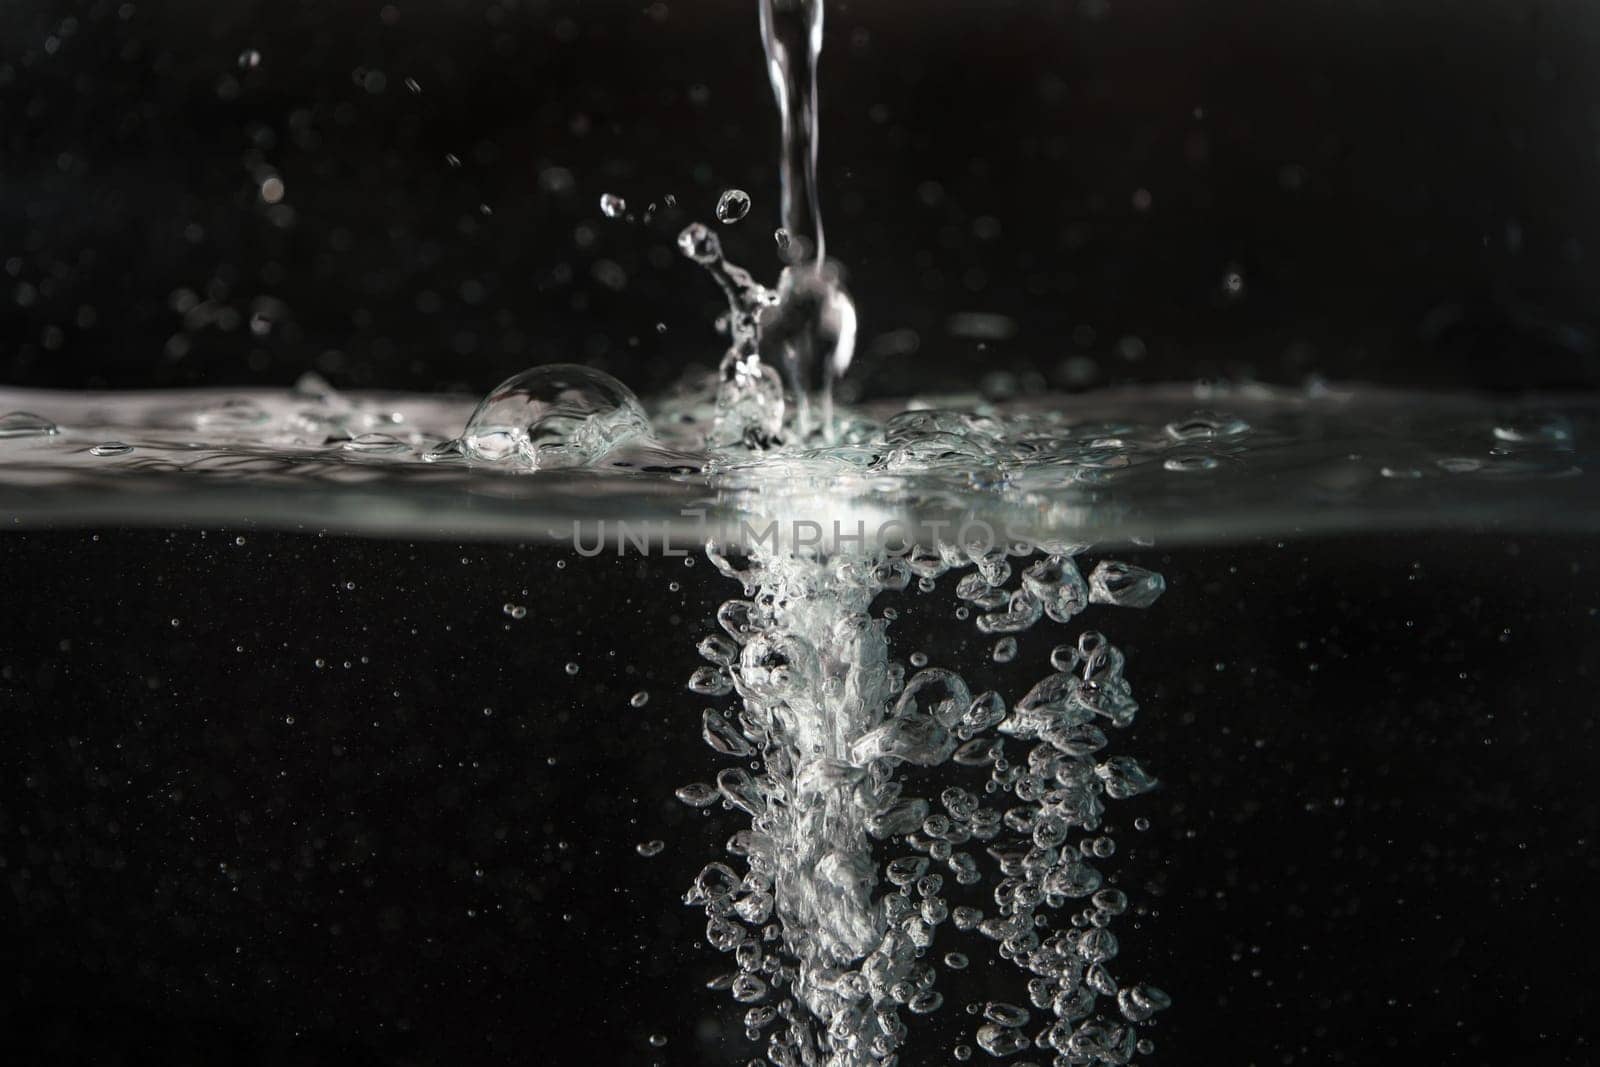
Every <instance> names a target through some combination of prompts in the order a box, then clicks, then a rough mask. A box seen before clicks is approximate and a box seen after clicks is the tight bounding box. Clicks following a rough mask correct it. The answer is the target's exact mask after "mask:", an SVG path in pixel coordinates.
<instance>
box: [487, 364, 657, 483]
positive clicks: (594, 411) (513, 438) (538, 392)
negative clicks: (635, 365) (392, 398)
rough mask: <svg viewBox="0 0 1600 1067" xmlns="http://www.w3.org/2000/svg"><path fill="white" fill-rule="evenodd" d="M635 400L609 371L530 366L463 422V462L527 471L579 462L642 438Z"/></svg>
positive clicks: (644, 430)
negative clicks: (465, 458)
mask: <svg viewBox="0 0 1600 1067" xmlns="http://www.w3.org/2000/svg"><path fill="white" fill-rule="evenodd" d="M650 434H651V431H650V420H649V419H648V418H647V417H646V415H645V413H644V408H643V407H641V406H640V404H639V398H638V397H636V396H634V395H633V392H632V391H631V390H630V389H629V388H628V387H627V386H625V385H623V384H622V383H621V382H619V381H617V380H616V379H615V378H613V377H612V376H611V375H609V374H606V373H604V372H602V371H597V370H594V369H592V368H590V367H581V366H579V365H577V364H575V363H551V364H547V365H545V366H542V367H532V368H530V369H528V370H525V371H523V372H522V373H521V374H518V375H515V376H514V377H511V378H508V379H506V380H505V381H504V382H501V383H500V385H499V386H497V387H496V388H495V390H494V391H493V392H492V393H490V394H489V395H488V396H487V397H486V398H484V400H483V402H482V403H480V404H479V405H478V407H477V409H476V410H474V411H473V413H472V418H470V419H468V420H467V428H466V431H465V432H464V433H462V435H461V450H462V452H463V453H465V454H466V456H467V459H468V460H470V461H473V462H478V463H493V464H497V465H505V466H512V467H520V468H525V469H527V470H553V469H557V468H562V467H584V466H588V465H589V464H591V463H595V462H598V461H599V460H600V459H602V458H604V457H605V455H606V454H607V453H608V452H610V451H611V450H612V449H614V448H616V447H617V446H618V445H620V444H623V443H624V442H626V441H628V440H630V439H633V438H639V437H643V438H649V437H650Z"/></svg>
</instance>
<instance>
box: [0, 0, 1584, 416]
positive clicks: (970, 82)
mask: <svg viewBox="0 0 1600 1067" xmlns="http://www.w3.org/2000/svg"><path fill="white" fill-rule="evenodd" d="M1597 48H1600V8H1596V6H1595V5H1594V4H1592V3H1585V2H1580V0H1568V2H1556V0H1546V2H1536V0H1514V2H1513V0H1506V2H1493V0H1471V2H1457V0H1394V2H1387V3H1383V2H1376V0H1358V2H1351V0H1340V2H1332V0H1328V2H1320V0H1296V2H1293V3H1283V2H1276V0H1272V2H1269V0H1209V2H1204V0H1150V2H1140V3H1131V2H1121V0H1068V2H1062V0H945V2H941V3H938V4H934V5H930V4H926V3H911V2H909V0H877V2H871V3H863V2H849V3H835V4H834V5H833V6H832V7H831V8H830V14H829V16H828V21H827V44H826V48H825V51H824V58H823V81H822V93H823V99H822V107H821V111H822V126H823V130H822V163H823V167H822V173H823V200H824V205H825V214H826V217H827V219H828V221H829V224H830V225H829V248H830V250H831V251H832V252H834V254H836V255H837V256H838V257H839V258H840V259H841V260H842V261H843V262H844V263H845V264H846V265H847V266H848V267H849V268H850V271H851V275H850V277H851V284H852V286H853V289H854V292H855V295H856V297H857V301H858V304H859V306H860V309H861V321H862V345H861V355H860V361H861V370H860V372H859V373H858V374H857V375H854V376H853V379H854V380H853V384H852V385H851V386H850V388H851V389H853V390H857V391H865V392H869V393H884V392H906V391H909V390H912V389H916V388H925V387H949V386H971V385H973V384H974V382H975V381H978V380H980V375H981V374H983V373H987V372H990V371H1003V372H1012V374H1013V378H1014V380H1017V381H1020V382H1022V383H1023V384H1026V385H1030V386H1032V385H1037V384H1039V383H1041V382H1043V383H1049V384H1052V385H1055V386H1058V387H1063V388H1078V387H1082V386H1086V385H1093V384H1101V383H1106V382H1114V381H1149V380H1157V379H1192V378H1195V377H1229V378H1251V377H1255V378H1260V379H1264V380H1268V381H1275V382H1286V383H1291V384H1293V383H1299V382H1302V381H1304V380H1305V379H1306V378H1307V377H1308V376H1310V375H1313V374H1321V375H1325V376H1330V377H1334V378H1340V379H1362V380H1376V381H1382V382H1394V383H1419V384H1427V385H1451V384H1454V385H1461V384H1465V385H1475V386H1489V387H1497V388H1514V387H1529V386H1541V387H1564V386H1592V385H1594V384H1595V383H1596V382H1597V381H1600V355H1597V352H1596V348H1595V343H1596V333H1595V331H1596V327H1597V325H1600V323H1597V315H1596V311H1595V308H1596V306H1597V305H1596V299H1595V298H1596V295H1597V278H1600V274H1597V268H1600V208H1597V207H1596V203H1597V200H1596V197H1595V195H1594V190H1595V189H1596V188H1600V93H1597V88H1600V86H1597V74H1596V65H1595V64H1594V62H1593V57H1594V55H1596V54H1597ZM251 50H254V51H255V52H256V53H258V55H259V62H258V64H257V65H255V66H253V67H249V64H248V63H246V64H245V65H244V67H249V69H244V68H242V66H241V57H242V56H244V55H245V54H246V53H247V52H249V51H251ZM407 79H411V80H413V81H414V82H415V83H416V85H417V86H418V87H419V88H420V92H413V91H411V89H410V88H409V87H408V86H407ZM776 139H777V123H776V118H775V116H774V112H773V106H772V103H771V99H770V92H769V90H768V88H767V85H766V80H765V76H764V71H763V68H762V59H761V52H760V46H759V42H758V38H757V29H756V11H755V4H754V2H753V0H695V2H694V3H670V4H668V3H655V4H647V3H644V2H642V0H640V2H634V3H619V2H610V0H607V2H585V3H577V2H561V0H499V2H495V3H484V2H480V0H426V2H421V0H397V2H396V3H394V4H391V5H384V4H381V3H376V2H371V0H347V2H342V3H328V2H325V0H224V2H212V0H206V2H200V0H169V2H164V3H133V2H129V3H126V4H120V5H119V4H118V3H116V2H113V0H79V2H61V0H11V2H8V3H5V4H4V5H0V268H3V271H4V274H3V277H0V308H3V309H4V310H3V311H0V381H3V382H5V383H8V384H17V385H38V386H45V385H53V386H112V387H129V386H151V385H183V384H242V383H247V382H255V383H276V384H288V383H290V382H292V381H293V380H294V378H295V377H296V376H297V375H298V374H299V373H301V372H302V371H304V370H307V369H317V370H319V371H320V372H322V373H323V374H324V375H326V376H327V377H328V378H329V379H331V380H332V381H333V382H334V383H335V384H336V385H341V386H347V385H348V386H382V387H393V388H404V389H422V390H430V389H435V388H438V387H450V388H458V389H463V390H466V391H468V392H482V391H484V390H485V389H487V388H488V387H489V386H490V385H492V384H493V383H494V382H495V381H497V380H499V379H501V378H502V377H504V376H507V375H509V374H511V373H514V372H516V371H518V370H520V369H522V368H523V367H525V366H528V365H530V364H533V363H538V362H545V361H550V360H577V361H583V362H588V363H591V364H594V365H596V366H601V367H605V368H607V369H609V370H611V371H613V372H615V373H617V374H619V375H620V376H621V377H623V378H625V379H626V380H627V381H629V382H630V383H631V384H633V385H635V386H636V387H638V388H639V389H640V390H641V391H648V390H652V389H655V388H658V387H661V386H662V385H664V384H666V383H668V382H670V381H671V380H672V379H674V378H675V377H676V376H677V375H678V374H679V372H680V371H681V369H682V368H683V367H684V366H685V365H687V364H689V363H692V362H699V363H702V364H712V363H714V362H715V360H716V359H717V358H718V356H719V355H720V353H721V344H720V342H719V341H718V340H717V338H716V336H715V335H714V334H713V332H712V330H711V327H710V321H711V318H712V316H713V315H714V313H715V311H716V298H715V294H714V291H713V289H712V287H711V286H710V284H709V283H708V282H707V281H706V280H705V279H704V278H702V277H699V276H697V273H696V272H695V271H694V270H692V269H691V268H690V266H689V265H688V264H687V263H685V262H682V261H681V260H680V259H679V257H678V256H677V254H676V252H675V251H674V249H673V248H672V238H673V236H674V235H675V234H676V232H677V230H678V229H679V228H680V227H681V226H682V224H683V223H684V222H686V221H688V220H689V219H692V218H701V219H709V218H710V216H711V209H712V206H713V204H714V203H715V201H716V198H717V195H718V193H719V192H720V191H721V190H722V189H724V188H726V187H729V186H739V187H743V188H746V189H748V190H749V191H750V193H751V194H752V195H753V197H754V199H755V207H754V210H753V211H752V213H751V215H750V217H749V218H748V219H747V220H746V221H745V222H744V223H742V224H740V225H739V226H738V227H735V228H734V229H733V231H732V232H727V233H725V236H726V238H727V244H728V246H729V250H730V253H731V254H732V256H733V257H734V258H735V259H737V260H738V261H740V262H743V263H745V264H747V265H749V266H751V267H752V268H753V269H755V270H756V271H757V273H758V274H759V275H760V276H762V277H765V278H767V279H768V280H770V279H771V278H772V276H773V274H774V272H775V268H776V260H775V256H774V254H773V252H772V248H771V240H770V233H771V231H772V229H773V227H774V226H775V225H776V221H777V218H776V216H777V189H776V178H775V150H776ZM450 157H454V158H455V159H456V160H459V165H454V164H452V163H451V162H450V161H449V160H450ZM273 177H277V178H278V179H279V180H281V182H282V183H283V187H282V188H283V196H282V199H281V201H280V202H279V203H277V204H268V203H266V202H264V200H263V197H262V195H261V191H262V189H263V186H264V183H266V182H267V181H268V180H269V179H270V178H273ZM1141 190H1143V191H1144V193H1147V194H1148V201H1147V206H1146V207H1144V209H1142V210H1141V208H1140V207H1139V204H1144V203H1146V201H1145V199H1144V197H1142V196H1141V195H1140V191H1141ZM602 192H614V193H617V194H619V195H622V196H624V197H625V198H626V199H627V200H628V202H629V204H630V206H631V208H632V209H633V210H634V211H635V213H636V214H637V213H642V211H643V210H644V209H645V207H646V206H647V205H648V204H649V203H651V202H655V203H657V204H661V203H664V197H665V195H666V194H668V193H672V194H674V195H675V196H676V197H677V199H678V202H679V204H680V205H681V207H680V209H679V210H676V211H663V212H661V213H660V214H658V216H657V217H656V219H655V220H654V221H653V222H651V223H649V224H645V223H643V222H642V221H636V222H634V223H632V224H630V223H628V222H626V221H612V220H607V219H605V218H603V217H602V216H601V214H600V212H599V209H598V199H599V196H600V194H601V193H602ZM486 210H487V212H488V213H486ZM1230 273H1236V274H1237V275H1238V277H1239V280H1240V282H1241V287H1240V289H1239V291H1238V292H1237V293H1231V292H1230V291H1229V288H1228V286H1227V284H1226V281H1225V279H1226V278H1227V276H1228V275H1229V274H1230ZM965 311H976V312H987V313H991V314H999V315H1004V316H1007V317H1008V318H1009V319H1010V320H1011V323H1012V329H1013V333H1012V336H1010V337H1009V338H1006V339H1003V340H992V341H990V342H988V343H987V347H986V348H980V343H979V342H978V341H976V340H974V339H972V338H970V337H958V336H952V335H951V333H950V332H949V331H948V329H947V326H948V322H947V320H948V318H949V316H950V315H952V314H955V313H959V312H965ZM252 321H254V322H255V324H256V327H257V329H256V330H252V329H251V323H252ZM658 323H660V324H662V325H663V326H665V328H666V330H665V332H664V333H663V332H659V331H658V329H657V324H658ZM1019 376H1020V377H1019ZM987 384H988V385H989V387H991V388H995V389H1003V388H1004V387H1005V386H1004V383H1003V382H1002V381H999V380H991V381H990V382H989V383H987Z"/></svg>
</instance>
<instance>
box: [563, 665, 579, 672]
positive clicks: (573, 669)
mask: <svg viewBox="0 0 1600 1067" xmlns="http://www.w3.org/2000/svg"><path fill="white" fill-rule="evenodd" d="M566 671H567V673H568V674H577V673H578V665H577V664H576V663H569V664H567V666H566Z"/></svg>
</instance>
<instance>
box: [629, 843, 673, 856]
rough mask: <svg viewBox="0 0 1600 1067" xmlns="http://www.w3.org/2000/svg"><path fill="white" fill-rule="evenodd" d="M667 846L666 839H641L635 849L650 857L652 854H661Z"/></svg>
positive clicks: (640, 853)
mask: <svg viewBox="0 0 1600 1067" xmlns="http://www.w3.org/2000/svg"><path fill="white" fill-rule="evenodd" d="M666 847H667V843H666V842H665V841H659V840H651V841H640V842H639V843H638V844H637V845H634V846H633V850H634V851H635V852H637V853H638V854H639V855H641V856H643V857H644V858H645V859H649V858H650V857H651V856H659V855H661V853H662V851H663V850H665V849H666Z"/></svg>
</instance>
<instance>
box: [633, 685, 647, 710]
mask: <svg viewBox="0 0 1600 1067" xmlns="http://www.w3.org/2000/svg"><path fill="white" fill-rule="evenodd" d="M648 703H650V694H649V693H647V692H645V691H644V690H643V689H641V690H639V691H638V692H637V693H635V694H633V696H631V697H629V698H628V706H629V707H634V708H642V707H644V706H645V705H646V704H648Z"/></svg>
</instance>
